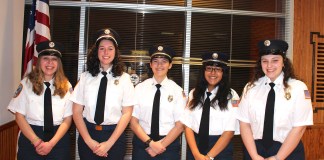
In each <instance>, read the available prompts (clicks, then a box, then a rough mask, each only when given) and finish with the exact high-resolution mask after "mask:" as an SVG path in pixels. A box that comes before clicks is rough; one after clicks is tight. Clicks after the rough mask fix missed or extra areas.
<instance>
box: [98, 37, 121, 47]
mask: <svg viewBox="0 0 324 160" xmlns="http://www.w3.org/2000/svg"><path fill="white" fill-rule="evenodd" d="M102 38H111V39H112V40H114V42H115V43H116V45H117V46H118V43H117V41H116V39H115V38H114V37H113V36H111V35H103V36H100V37H99V38H97V40H96V44H97V42H98V41H99V40H100V39H102Z"/></svg>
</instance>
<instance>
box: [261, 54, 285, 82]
mask: <svg viewBox="0 0 324 160" xmlns="http://www.w3.org/2000/svg"><path fill="white" fill-rule="evenodd" d="M261 66H262V71H263V73H264V74H265V75H266V76H267V77H269V78H270V80H271V81H272V82H273V81H275V80H276V79H277V78H278V76H279V75H280V73H281V72H282V69H283V67H284V61H283V57H282V56H281V55H264V56H262V57H261Z"/></svg>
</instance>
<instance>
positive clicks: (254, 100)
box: [237, 73, 313, 143]
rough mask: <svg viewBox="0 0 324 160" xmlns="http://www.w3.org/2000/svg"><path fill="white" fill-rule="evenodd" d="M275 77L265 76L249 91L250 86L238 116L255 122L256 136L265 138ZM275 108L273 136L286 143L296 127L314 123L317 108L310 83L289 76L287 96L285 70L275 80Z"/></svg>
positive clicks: (254, 132) (254, 131)
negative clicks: (314, 104) (309, 87)
mask: <svg viewBox="0 0 324 160" xmlns="http://www.w3.org/2000/svg"><path fill="white" fill-rule="evenodd" d="M270 82H271V80H270V79H269V78H268V77H266V76H264V77H261V78H260V79H259V80H258V81H256V82H255V86H254V87H252V88H250V89H249V90H248V91H247V92H245V91H246V89H247V88H246V87H245V88H244V92H243V95H242V98H241V101H240V104H239V108H238V114H237V118H238V119H239V120H240V121H242V122H245V123H249V124H250V125H251V129H252V133H253V138H254V139H262V136H263V125H264V117H265V107H266V103H267V96H268V93H269V91H270V88H271V87H270V85H269V83H270ZM274 83H275V86H274V90H275V95H276V97H275V108H274V118H273V119H274V122H273V126H274V127H273V140H274V141H278V142H281V143H283V142H284V140H285V139H286V137H287V136H288V133H289V132H290V131H291V129H292V128H293V127H298V126H307V125H312V124H313V110H312V103H311V99H310V96H309V95H307V93H308V89H307V86H306V85H305V84H304V83H303V82H301V81H299V80H296V79H289V80H288V85H289V86H290V94H291V98H290V99H287V98H285V91H284V85H283V73H281V75H280V76H279V77H278V78H277V79H276V80H275V81H274Z"/></svg>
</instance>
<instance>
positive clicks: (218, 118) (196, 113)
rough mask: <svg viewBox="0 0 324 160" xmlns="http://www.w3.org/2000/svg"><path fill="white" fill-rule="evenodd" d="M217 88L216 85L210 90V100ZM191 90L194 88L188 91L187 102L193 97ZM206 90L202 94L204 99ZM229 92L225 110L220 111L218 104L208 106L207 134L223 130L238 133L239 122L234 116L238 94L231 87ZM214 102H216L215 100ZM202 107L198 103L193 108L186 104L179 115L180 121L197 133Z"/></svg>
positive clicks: (215, 133)
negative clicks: (183, 111) (182, 113)
mask: <svg viewBox="0 0 324 160" xmlns="http://www.w3.org/2000/svg"><path fill="white" fill-rule="evenodd" d="M217 90H218V87H216V88H215V89H213V90H212V91H211V93H212V94H211V95H210V96H209V98H210V100H212V99H213V98H214V97H215V96H216V93H217ZM193 91H194V89H193V90H191V91H190V93H189V102H190V101H191V100H192V98H193ZM206 92H207V89H206ZM206 92H205V95H204V97H205V98H204V100H205V99H206V97H207V94H206ZM231 93H232V98H231V99H230V100H228V103H227V107H228V109H227V110H223V111H221V110H220V108H219V106H218V104H217V105H216V106H215V108H213V107H211V108H210V118H209V135H222V134H223V132H224V131H235V134H239V123H238V120H237V119H236V118H235V115H236V111H237V106H236V105H237V103H238V101H239V96H238V95H237V93H236V92H235V91H234V90H233V89H231ZM215 103H217V101H216V102H215ZM188 104H189V103H188ZM235 106H236V107H235ZM202 109H203V106H202V104H199V105H198V106H197V107H195V108H194V109H193V110H190V109H189V108H188V106H187V107H186V109H185V114H184V115H183V116H182V117H181V122H182V123H183V124H185V125H186V126H187V127H189V128H191V129H192V130H193V131H194V132H195V133H197V134H198V133H199V126H200V120H201V115H202Z"/></svg>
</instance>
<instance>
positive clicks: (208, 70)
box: [204, 66, 223, 91]
mask: <svg viewBox="0 0 324 160" xmlns="http://www.w3.org/2000/svg"><path fill="white" fill-rule="evenodd" d="M204 75H205V79H206V81H207V82H208V91H212V90H213V89H214V88H215V87H216V86H217V84H218V83H219V82H220V81H221V80H222V78H223V69H222V68H221V67H217V66H206V67H205V74H204Z"/></svg>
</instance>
